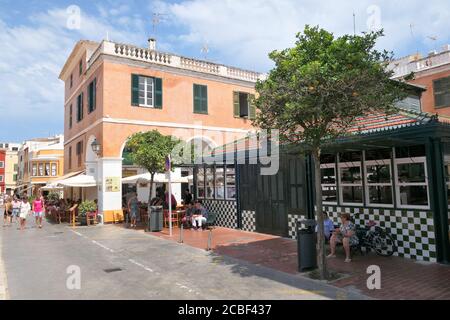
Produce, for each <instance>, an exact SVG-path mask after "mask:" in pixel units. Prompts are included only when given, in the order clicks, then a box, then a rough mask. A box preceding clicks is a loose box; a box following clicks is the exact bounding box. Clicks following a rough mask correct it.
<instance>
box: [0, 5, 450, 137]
mask: <svg viewBox="0 0 450 320" xmlns="http://www.w3.org/2000/svg"><path fill="white" fill-rule="evenodd" d="M339 2H340V4H337V3H338V1H335V0H245V1H242V0H185V1H183V0H180V1H162V0H158V1H143V0H134V1H124V0H104V1H92V0H91V1H66V0H62V1H49V0H39V1H37V0H34V1H23V0H15V1H10V0H0V46H1V47H0V84H1V85H0V114H1V115H2V119H3V121H2V125H0V141H10V142H13V141H15V142H20V141H22V140H24V139H28V138H34V137H40V136H47V135H51V134H57V133H62V132H63V96H64V90H63V84H62V82H61V81H60V80H58V74H59V71H60V70H61V68H62V66H63V64H64V61H65V60H66V58H67V57H68V55H69V53H70V51H71V49H72V48H73V46H74V45H75V43H76V41H78V40H80V39H89V40H97V41H99V40H102V39H103V38H105V37H106V34H107V33H108V34H109V37H110V39H111V40H113V41H118V42H126V43H131V44H135V45H141V46H146V43H147V38H148V37H149V36H153V30H152V29H153V28H152V17H153V13H161V14H163V15H162V16H161V17H162V18H161V22H160V23H159V25H158V28H157V33H156V36H157V39H158V48H159V49H160V50H164V51H169V52H173V53H177V54H181V55H185V56H191V57H196V58H202V57H203V54H202V52H201V48H202V47H203V46H204V45H205V44H207V45H208V48H209V53H208V55H207V59H208V60H211V61H214V62H220V63H225V64H229V65H234V66H238V67H242V68H246V69H251V70H256V71H260V72H267V71H269V70H270V68H271V66H272V64H271V61H270V60H269V59H268V58H267V54H268V53H269V52H270V51H272V50H274V49H283V48H286V47H289V46H292V44H293V42H294V40H295V34H296V33H297V32H299V31H301V30H303V27H304V25H305V24H311V25H320V26H321V27H323V28H326V29H328V30H330V31H333V32H334V33H336V34H337V35H341V34H344V33H353V12H354V13H355V15H356V31H357V32H358V33H359V32H364V31H368V30H369V29H370V28H379V27H382V28H384V30H385V34H386V36H385V37H384V38H383V39H381V41H380V42H379V44H378V47H379V48H380V49H381V48H383V49H388V50H392V51H394V53H395V55H396V56H397V57H401V56H405V55H408V54H410V53H414V52H416V51H419V52H421V53H423V54H426V53H427V52H429V51H430V50H433V49H437V50H440V48H441V47H442V46H443V45H444V44H449V43H450V3H449V1H448V0H428V1H426V2H424V1H423V0H409V1H407V4H406V1H400V0H389V1H388V0H380V1H375V0H347V1H339ZM72 5H75V6H77V7H79V8H80V10H81V15H80V28H76V29H72V28H68V27H67V21H68V19H70V13H68V11H67V8H68V7H70V6H72ZM411 25H412V26H413V27H412V28H411ZM430 37H436V40H431V38H430Z"/></svg>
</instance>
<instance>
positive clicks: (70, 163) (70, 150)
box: [69, 147, 72, 169]
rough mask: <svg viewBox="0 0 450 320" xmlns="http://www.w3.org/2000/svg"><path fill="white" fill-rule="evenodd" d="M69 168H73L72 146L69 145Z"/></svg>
mask: <svg viewBox="0 0 450 320" xmlns="http://www.w3.org/2000/svg"><path fill="white" fill-rule="evenodd" d="M69 169H72V147H69Z"/></svg>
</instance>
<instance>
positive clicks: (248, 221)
mask: <svg viewBox="0 0 450 320" xmlns="http://www.w3.org/2000/svg"><path fill="white" fill-rule="evenodd" d="M242 230H244V231H250V232H255V231H256V212H255V211H246V210H243V211H242Z"/></svg>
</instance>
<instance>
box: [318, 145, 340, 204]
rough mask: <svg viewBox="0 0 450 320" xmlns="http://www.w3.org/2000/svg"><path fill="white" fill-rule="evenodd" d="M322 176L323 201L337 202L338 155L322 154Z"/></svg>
mask: <svg viewBox="0 0 450 320" xmlns="http://www.w3.org/2000/svg"><path fill="white" fill-rule="evenodd" d="M320 176H321V184H322V201H323V202H324V203H326V204H337V184H336V155H333V154H322V155H321V156H320Z"/></svg>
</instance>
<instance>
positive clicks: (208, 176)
mask: <svg viewBox="0 0 450 320" xmlns="http://www.w3.org/2000/svg"><path fill="white" fill-rule="evenodd" d="M205 182H206V183H205V184H206V199H213V198H214V167H207V168H206V171H205Z"/></svg>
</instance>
